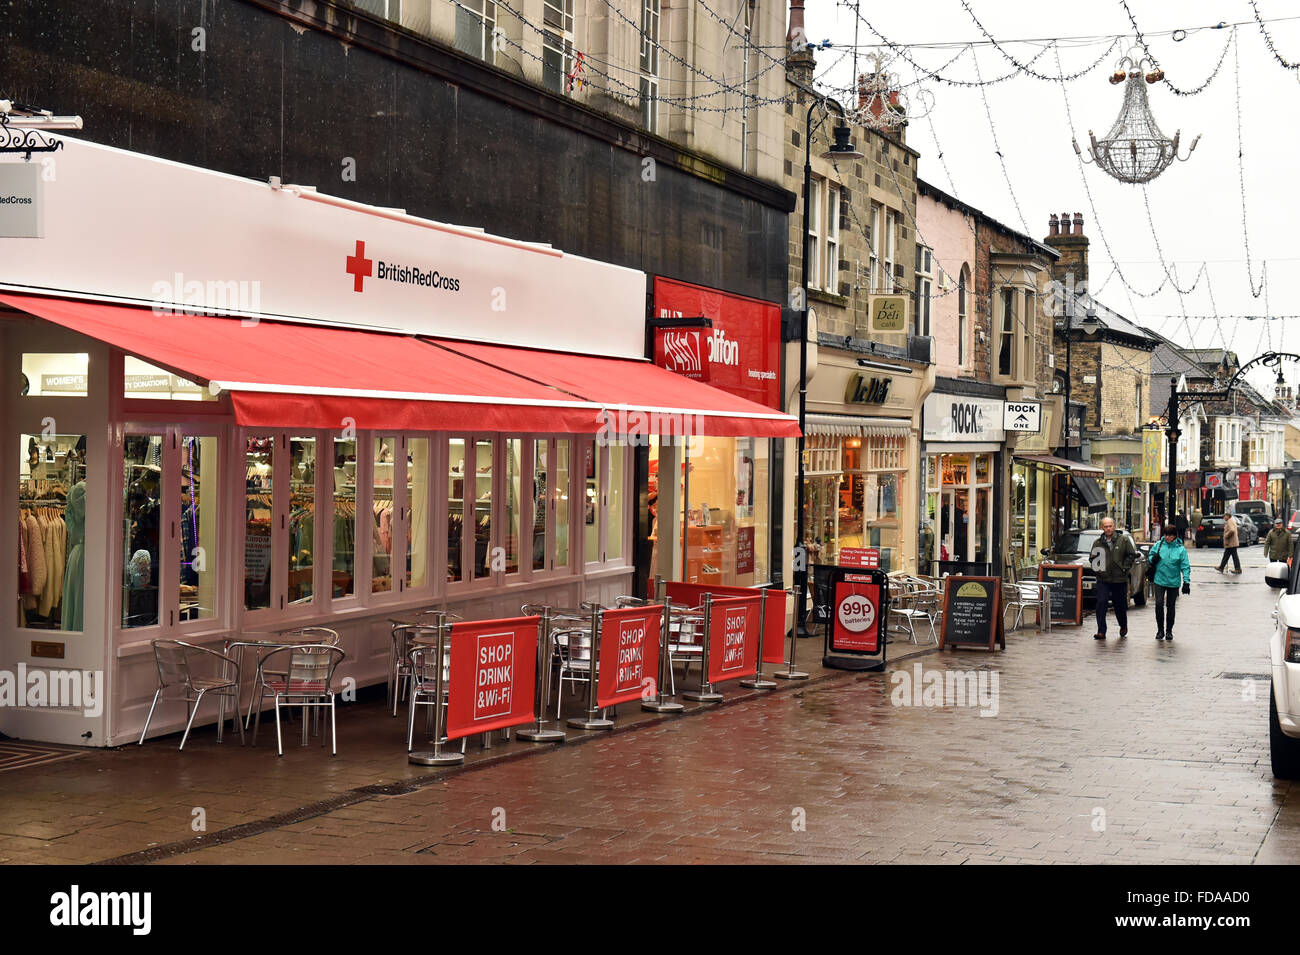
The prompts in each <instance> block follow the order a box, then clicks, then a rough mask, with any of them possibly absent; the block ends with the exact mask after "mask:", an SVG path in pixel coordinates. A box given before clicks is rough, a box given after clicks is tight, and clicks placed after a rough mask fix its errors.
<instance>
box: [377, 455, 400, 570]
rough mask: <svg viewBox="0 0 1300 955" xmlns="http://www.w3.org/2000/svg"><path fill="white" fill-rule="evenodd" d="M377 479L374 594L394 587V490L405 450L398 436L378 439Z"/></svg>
mask: <svg viewBox="0 0 1300 955" xmlns="http://www.w3.org/2000/svg"><path fill="white" fill-rule="evenodd" d="M373 444H374V472H373V473H374V480H373V481H372V483H371V502H372V505H373V515H372V516H373V519H372V520H371V521H370V537H371V540H372V542H373V546H372V550H371V554H372V564H373V569H372V571H371V576H370V591H371V593H376V594H380V593H389V592H390V591H392V590H393V589H394V588H393V550H394V548H393V533H394V528H393V518H394V514H393V488H394V483H393V482H394V474H395V473H396V470H397V454H398V452H399V451H400V450H401V448H400V439H399V438H398V437H397V436H396V435H391V434H387V435H375V437H374V442H373Z"/></svg>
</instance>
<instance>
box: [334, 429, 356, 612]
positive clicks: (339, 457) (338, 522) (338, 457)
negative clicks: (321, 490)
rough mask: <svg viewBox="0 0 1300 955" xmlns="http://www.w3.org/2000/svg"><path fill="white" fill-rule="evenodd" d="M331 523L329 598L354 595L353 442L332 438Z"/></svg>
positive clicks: (354, 491)
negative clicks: (331, 564) (331, 567)
mask: <svg viewBox="0 0 1300 955" xmlns="http://www.w3.org/2000/svg"><path fill="white" fill-rule="evenodd" d="M333 442H334V473H333V488H334V521H333V525H334V526H333V534H332V541H333V544H332V548H331V549H332V551H333V570H332V572H331V577H332V581H333V583H332V586H331V588H330V590H331V595H332V596H334V597H351V596H352V595H353V594H354V593H356V550H357V442H356V439H355V438H353V439H344V438H334V439H333Z"/></svg>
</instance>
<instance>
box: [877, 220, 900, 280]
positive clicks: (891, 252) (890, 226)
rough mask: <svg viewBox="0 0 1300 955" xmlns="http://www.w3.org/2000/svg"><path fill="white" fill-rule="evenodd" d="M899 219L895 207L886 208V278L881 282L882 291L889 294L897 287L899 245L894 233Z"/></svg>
mask: <svg viewBox="0 0 1300 955" xmlns="http://www.w3.org/2000/svg"><path fill="white" fill-rule="evenodd" d="M897 222H898V219H897V216H896V215H895V214H894V210H893V209H886V210H885V257H884V266H885V269H884V271H885V278H884V281H883V282H881V284H880V291H882V292H884V293H886V294H888V293H890V292H893V291H894V289H895V287H896V286H895V284H894V256H895V254H896V253H897V251H898V250H897V247H896V246H895V242H894V233H895V232H896V231H897V230H896V228H895V226H896V225H897Z"/></svg>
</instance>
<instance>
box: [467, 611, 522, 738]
mask: <svg viewBox="0 0 1300 955" xmlns="http://www.w3.org/2000/svg"><path fill="white" fill-rule="evenodd" d="M539 619H540V618H538V617H510V618H508V619H505V620H476V621H474V622H472V623H457V624H453V625H452V628H451V676H450V681H449V688H448V689H449V693H448V698H447V738H448V739H460V738H461V737H462V736H469V735H471V734H473V733H486V732H487V731H488V730H498V729H504V728H505V727H507V726H518V725H519V724H520V723H531V722H532V721H533V697H534V688H535V686H536V683H537V623H538V620H539Z"/></svg>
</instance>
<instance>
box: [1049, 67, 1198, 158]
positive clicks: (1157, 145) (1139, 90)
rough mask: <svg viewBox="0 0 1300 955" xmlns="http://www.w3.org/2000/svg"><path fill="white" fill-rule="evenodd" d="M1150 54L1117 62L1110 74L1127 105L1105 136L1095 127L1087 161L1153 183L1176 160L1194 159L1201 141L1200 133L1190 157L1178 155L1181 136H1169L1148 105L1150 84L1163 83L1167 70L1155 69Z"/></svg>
mask: <svg viewBox="0 0 1300 955" xmlns="http://www.w3.org/2000/svg"><path fill="white" fill-rule="evenodd" d="M1151 67H1152V63H1151V61H1150V60H1148V59H1147V58H1146V57H1143V58H1141V59H1139V60H1134V59H1132V58H1131V57H1129V56H1125V57H1122V58H1121V59H1120V61H1119V63H1117V64H1116V68H1115V73H1114V74H1113V75H1112V76H1111V77H1110V82H1111V83H1112V84H1114V85H1118V84H1120V83H1123V84H1124V105H1123V107H1121V108H1120V111H1119V116H1118V117H1116V119H1115V124H1114V125H1113V126H1111V128H1110V132H1108V133H1107V134H1106V135H1105V136H1103V137H1102V138H1101V139H1098V138H1097V137H1096V135H1095V134H1094V133H1093V131H1092V130H1088V138H1089V140H1091V142H1092V145H1091V147H1090V148H1089V149H1088V157H1089V158H1085V159H1084V162H1088V161H1090V160H1091V161H1092V162H1095V163H1096V164H1097V165H1098V166H1100V167H1101V168H1102V169H1103V170H1105V171H1106V173H1107V174H1109V175H1111V176H1113V177H1115V178H1116V179H1118V180H1119V181H1120V182H1131V183H1144V182H1150V181H1151V180H1152V179H1154V178H1156V176H1158V175H1160V174H1161V173H1162V172H1164V171H1165V170H1166V169H1168V168H1169V166H1170V164H1171V163H1173V161H1174V160H1175V159H1177V160H1179V161H1180V162H1185V161H1186V160H1188V159H1190V158H1192V152H1193V151H1194V150H1195V149H1196V144H1197V143H1199V142H1200V141H1201V137H1200V136H1197V137H1196V139H1194V140H1192V148H1191V149H1189V150H1187V155H1186V156H1179V155H1178V137H1179V136H1180V135H1181V134H1180V133H1177V132H1176V133H1174V138H1173V139H1169V138H1168V137H1167V136H1165V134H1164V133H1162V132H1161V131H1160V127H1159V126H1158V125H1156V118H1155V117H1154V116H1152V115H1151V107H1150V106H1149V105H1148V104H1147V89H1146V88H1147V85H1148V84H1151V83H1159V82H1160V81H1161V80H1162V79H1164V75H1165V74H1164V71H1163V70H1154V69H1152V68H1151ZM1074 151H1075V152H1076V153H1078V154H1079V155H1081V156H1082V155H1083V153H1082V151H1081V150H1080V149H1079V144H1078V142H1074Z"/></svg>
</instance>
